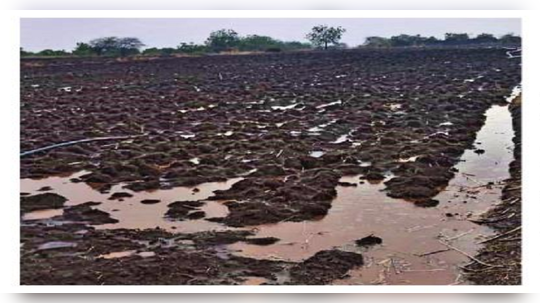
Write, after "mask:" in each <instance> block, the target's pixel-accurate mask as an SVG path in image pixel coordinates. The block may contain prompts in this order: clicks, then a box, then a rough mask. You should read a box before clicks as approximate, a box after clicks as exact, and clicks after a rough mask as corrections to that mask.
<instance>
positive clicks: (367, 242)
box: [355, 235, 382, 246]
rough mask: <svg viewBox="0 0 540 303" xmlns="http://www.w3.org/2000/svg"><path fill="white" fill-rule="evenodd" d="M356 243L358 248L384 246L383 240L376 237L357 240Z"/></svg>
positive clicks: (370, 236) (371, 236)
mask: <svg viewBox="0 0 540 303" xmlns="http://www.w3.org/2000/svg"><path fill="white" fill-rule="evenodd" d="M355 243H356V245H358V246H373V245H377V244H382V239H381V238H379V237H376V236H374V235H369V236H367V237H364V238H362V239H359V240H356V241H355Z"/></svg>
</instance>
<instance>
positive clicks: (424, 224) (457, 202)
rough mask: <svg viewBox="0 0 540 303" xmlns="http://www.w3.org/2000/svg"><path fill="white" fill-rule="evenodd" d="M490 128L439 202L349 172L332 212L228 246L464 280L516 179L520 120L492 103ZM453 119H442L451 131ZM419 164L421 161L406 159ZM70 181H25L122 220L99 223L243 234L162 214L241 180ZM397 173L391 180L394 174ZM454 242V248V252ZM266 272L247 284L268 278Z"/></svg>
mask: <svg viewBox="0 0 540 303" xmlns="http://www.w3.org/2000/svg"><path fill="white" fill-rule="evenodd" d="M486 116H487V119H486V122H485V125H484V127H483V128H482V129H481V130H480V131H479V132H478V134H477V138H476V142H475V146H476V147H477V148H478V149H483V150H485V153H483V154H477V153H475V152H474V150H467V151H466V152H465V153H464V154H463V156H462V158H461V160H462V161H461V162H460V163H459V164H458V165H457V166H456V168H457V169H458V170H459V172H458V173H457V174H456V177H455V178H454V179H453V180H451V182H450V184H449V185H448V186H447V187H446V188H445V189H444V190H443V191H442V192H441V193H440V194H439V195H438V196H436V197H435V199H436V200H439V202H440V203H439V205H438V206H436V207H431V208H422V207H418V206H415V205H414V203H412V202H410V201H405V200H401V199H393V198H390V197H388V196H386V194H385V192H384V191H383V190H384V187H385V186H384V184H383V183H378V184H371V183H368V182H365V183H364V182H362V181H361V180H360V178H359V177H360V176H347V177H343V178H342V180H341V181H344V182H349V183H355V184H357V186H356V187H349V186H348V187H342V186H338V187H337V192H338V195H337V197H336V198H335V200H334V201H333V202H332V208H331V209H330V211H329V213H328V214H327V215H326V216H324V217H322V218H320V219H319V220H313V221H304V222H281V223H277V224H266V225H260V226H251V227H248V228H247V229H251V230H254V231H255V232H256V235H255V236H256V237H277V238H279V239H280V241H279V242H277V243H275V244H272V245H268V246H258V245H251V244H247V243H244V242H238V243H235V244H231V245H228V246H227V247H226V249H227V250H229V251H230V252H231V253H233V254H236V255H240V256H247V257H252V258H260V259H277V260H289V261H301V260H303V259H306V258H308V257H310V256H312V255H314V254H315V253H316V252H318V251H320V250H324V249H330V248H333V247H335V248H339V249H342V250H347V251H354V252H359V253H362V254H363V256H364V259H365V263H366V264H365V265H364V266H362V267H360V268H358V269H354V270H351V271H350V272H349V275H348V276H347V277H344V278H343V279H341V280H338V281H335V282H334V283H335V284H442V285H448V284H464V283H466V281H463V280H462V279H461V275H460V268H459V267H460V266H463V265H465V264H466V263H467V262H468V261H470V260H469V257H468V256H467V254H468V255H471V256H472V255H475V253H476V252H477V251H478V249H479V248H480V247H481V246H480V244H478V243H479V242H480V241H481V240H482V239H484V238H486V237H489V236H491V235H493V231H492V230H490V229H489V228H488V227H484V226H480V225H478V224H475V223H473V222H471V221H470V220H474V219H475V218H477V217H478V216H479V215H480V214H482V213H483V212H485V211H486V210H488V209H489V208H491V207H493V206H494V205H495V204H497V203H498V202H499V201H500V195H501V189H502V186H503V185H502V184H501V181H502V180H504V179H506V178H508V177H509V174H508V165H509V163H510V162H511V161H512V159H513V156H512V149H513V143H512V137H513V135H514V133H513V130H512V124H511V116H510V113H509V111H508V108H507V106H493V107H492V108H490V109H489V110H488V111H487V112H486ZM445 126H446V125H441V131H445ZM405 160H407V161H414V160H416V158H414V157H412V158H410V159H405ZM84 173H86V172H80V173H78V174H75V175H72V176H69V177H65V176H63V177H50V178H45V179H40V180H32V179H22V180H21V191H22V192H28V193H32V194H35V193H39V192H38V189H40V188H42V187H44V186H50V187H52V188H53V190H52V191H53V192H55V193H58V194H60V195H62V196H64V197H66V198H67V199H68V200H69V201H68V202H67V205H68V206H69V205H76V204H80V203H84V202H88V201H96V202H102V204H100V205H97V206H95V207H96V208H98V209H100V210H103V211H106V212H108V213H110V214H111V216H112V217H113V218H115V219H118V220H119V223H116V224H107V225H98V226H96V227H97V228H106V229H114V228H141V229H142V228H155V227H161V228H164V229H166V230H168V231H172V232H198V231H208V230H235V228H229V227H226V226H224V225H221V224H219V223H212V222H208V221H206V220H204V219H199V220H189V221H180V222H175V221H169V220H167V219H165V218H163V216H164V214H165V212H166V211H167V209H168V208H167V204H169V203H171V202H174V201H185V200H205V199H208V198H209V197H210V196H212V195H213V191H215V190H224V189H228V188H230V187H231V186H232V184H234V183H235V182H238V181H239V180H241V178H235V179H230V180H228V181H226V182H212V183H205V184H201V185H199V186H196V188H198V191H194V188H195V187H177V188H174V189H169V190H155V191H150V192H142V193H141V192H139V193H134V192H131V191H129V190H126V189H123V188H122V186H123V185H122V184H119V185H116V186H113V188H112V189H111V190H110V192H109V193H108V194H102V193H100V192H98V191H96V190H94V189H92V187H90V186H88V185H86V184H84V183H72V182H70V181H69V179H71V178H73V177H77V176H78V175H82V174H84ZM391 177H392V176H391V175H389V176H388V177H387V179H389V178H391ZM115 192H129V193H131V194H133V195H134V196H133V197H131V198H125V199H124V201H122V202H119V201H114V200H113V201H111V200H108V198H109V197H110V195H111V194H113V193H115ZM144 199H158V200H160V202H159V203H156V204H142V203H140V201H142V200H144ZM222 203H223V201H206V204H205V205H204V206H203V207H202V209H201V210H203V211H205V212H206V218H210V217H223V216H226V215H227V213H228V210H227V207H226V206H224V205H223V204H222ZM61 213H62V210H41V211H37V212H31V213H26V214H24V215H23V218H22V220H23V221H27V220H39V219H47V218H52V217H54V216H57V215H59V214H61ZM371 234H373V235H375V236H377V237H380V238H382V240H383V243H382V244H381V245H376V246H372V247H368V248H364V247H358V246H356V244H355V240H357V239H360V238H363V237H366V236H368V235H371ZM449 247H450V248H449ZM133 253H135V252H132V251H129V252H118V253H117V254H119V255H104V256H102V257H103V258H115V257H123V256H124V255H130V254H133ZM262 282H264V281H262V280H260V278H253V279H252V280H248V281H247V282H246V284H260V283H262Z"/></svg>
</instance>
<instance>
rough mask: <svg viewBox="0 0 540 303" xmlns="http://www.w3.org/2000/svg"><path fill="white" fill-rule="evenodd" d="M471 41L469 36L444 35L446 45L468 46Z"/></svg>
mask: <svg viewBox="0 0 540 303" xmlns="http://www.w3.org/2000/svg"><path fill="white" fill-rule="evenodd" d="M469 41H470V38H469V35H468V34H456V33H446V34H444V42H445V44H450V45H457V44H466V43H467V42H469Z"/></svg>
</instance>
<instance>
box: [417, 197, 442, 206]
mask: <svg viewBox="0 0 540 303" xmlns="http://www.w3.org/2000/svg"><path fill="white" fill-rule="evenodd" d="M414 205H416V206H418V207H435V206H437V205H439V201H438V200H435V199H427V200H419V201H415V202H414Z"/></svg>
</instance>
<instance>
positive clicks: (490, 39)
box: [474, 33, 497, 43]
mask: <svg viewBox="0 0 540 303" xmlns="http://www.w3.org/2000/svg"><path fill="white" fill-rule="evenodd" d="M474 42H476V43H495V42H497V38H495V36H493V35H492V34H486V33H483V34H479V35H478V36H476V38H474Z"/></svg>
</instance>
